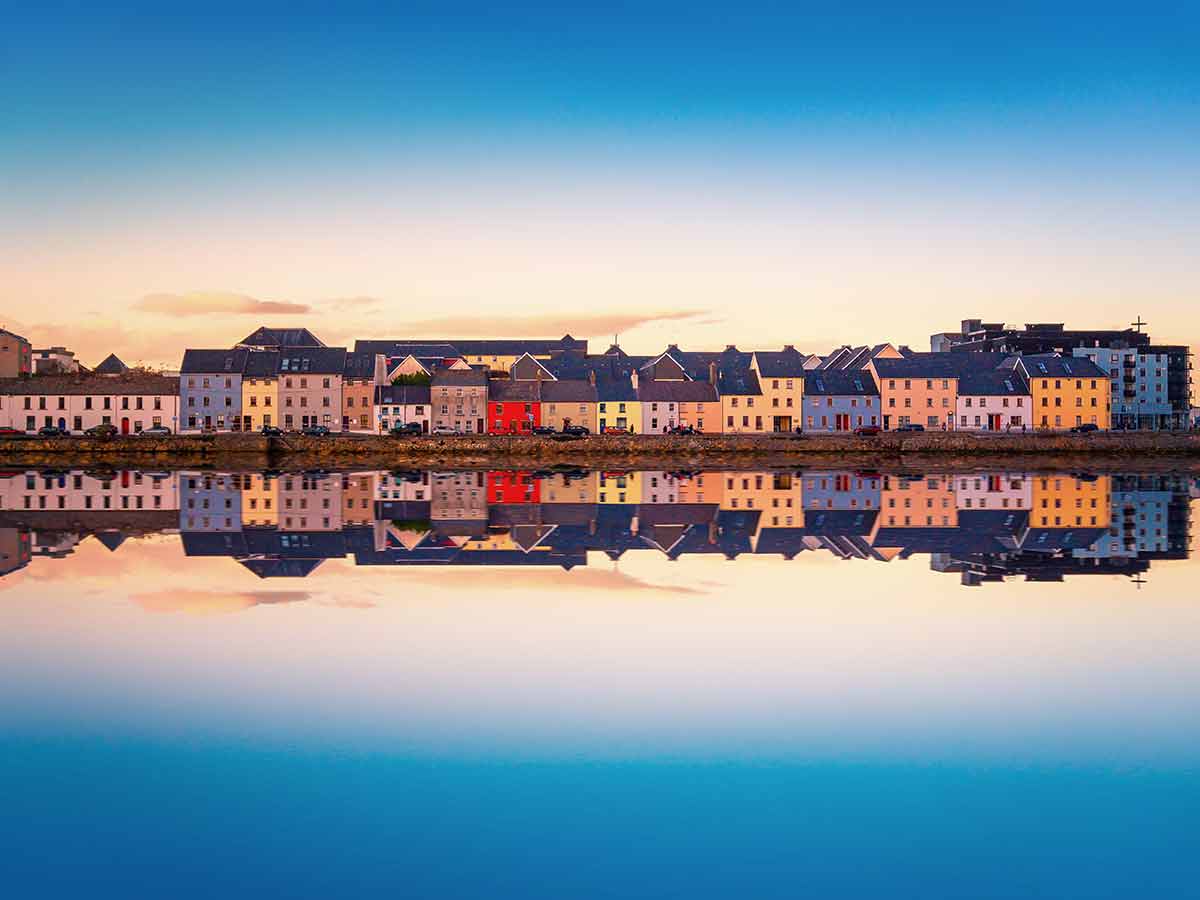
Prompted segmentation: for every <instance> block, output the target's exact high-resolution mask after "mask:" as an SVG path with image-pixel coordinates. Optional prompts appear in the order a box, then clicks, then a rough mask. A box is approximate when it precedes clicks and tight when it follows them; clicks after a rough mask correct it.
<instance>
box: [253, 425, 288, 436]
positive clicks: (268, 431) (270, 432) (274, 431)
mask: <svg viewBox="0 0 1200 900" xmlns="http://www.w3.org/2000/svg"><path fill="white" fill-rule="evenodd" d="M258 433H259V434H261V435H262V436H263V437H283V429H282V428H276V427H275V426H274V425H264V426H263V427H262V428H260V429H259V430H258Z"/></svg>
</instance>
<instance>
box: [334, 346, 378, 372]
mask: <svg viewBox="0 0 1200 900" xmlns="http://www.w3.org/2000/svg"><path fill="white" fill-rule="evenodd" d="M375 356H376V354H374V353H359V352H357V351H355V352H353V353H347V354H346V359H345V364H344V366H343V368H342V374H343V375H345V376H346V377H347V378H374V377H375Z"/></svg>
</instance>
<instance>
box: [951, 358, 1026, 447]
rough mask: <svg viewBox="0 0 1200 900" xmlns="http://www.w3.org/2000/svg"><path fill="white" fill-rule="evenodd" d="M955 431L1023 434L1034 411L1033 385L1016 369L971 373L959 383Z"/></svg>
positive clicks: (965, 373) (967, 373)
mask: <svg viewBox="0 0 1200 900" xmlns="http://www.w3.org/2000/svg"><path fill="white" fill-rule="evenodd" d="M956 403H957V408H956V411H955V414H956V415H957V417H958V419H957V422H956V423H955V427H956V428H957V429H958V430H959V431H1006V432H1007V431H1012V430H1013V429H1016V430H1017V431H1020V430H1022V429H1025V428H1028V427H1029V424H1030V418H1029V417H1030V414H1031V413H1032V411H1033V397H1032V396H1031V395H1030V393H1029V382H1028V380H1027V379H1026V378H1025V376H1024V375H1023V374H1022V372H1021V371H1020V369H1018V368H1017V367H1016V366H1015V365H1014V366H1012V367H1005V368H1000V369H987V370H983V371H980V370H976V369H967V370H966V371H964V373H963V375H962V377H961V378H960V379H959V387H958V397H957V399H956Z"/></svg>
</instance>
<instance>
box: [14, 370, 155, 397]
mask: <svg viewBox="0 0 1200 900" xmlns="http://www.w3.org/2000/svg"><path fill="white" fill-rule="evenodd" d="M178 393H179V379H178V378H171V377H168V376H166V375H149V374H145V373H142V372H126V373H124V374H122V375H118V376H116V377H112V376H103V375H101V376H92V375H38V376H36V377H34V378H3V379H0V394H3V395H5V396H24V395H48V394H63V395H68V394H71V395H77V396H82V395H88V394H92V395H97V396H99V395H102V394H126V395H131V396H132V395H135V394H140V395H143V396H147V397H148V396H151V395H155V394H157V395H159V396H166V395H170V394H178Z"/></svg>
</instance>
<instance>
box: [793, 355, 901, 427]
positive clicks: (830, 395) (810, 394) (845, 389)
mask: <svg viewBox="0 0 1200 900" xmlns="http://www.w3.org/2000/svg"><path fill="white" fill-rule="evenodd" d="M804 392H805V393H804V406H803V415H804V420H803V423H802V426H801V427H802V429H803V430H804V431H807V432H813V433H816V434H819V433H821V432H830V431H835V432H836V431H853V430H854V429H855V428H861V427H864V426H876V427H882V426H881V425H880V423H881V414H880V409H879V389H878V388H877V387H876V385H875V379H874V378H873V377H872V376H871V373H870V372H869V371H867V370H865V369H862V370H858V371H842V370H839V369H819V370H816V371H813V372H809V373H808V377H807V379H806V380H805V384H804Z"/></svg>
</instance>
